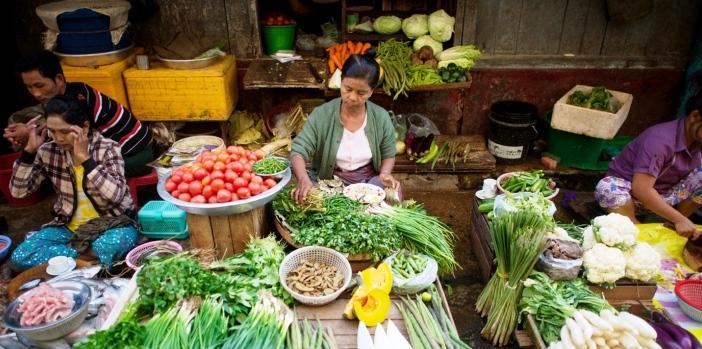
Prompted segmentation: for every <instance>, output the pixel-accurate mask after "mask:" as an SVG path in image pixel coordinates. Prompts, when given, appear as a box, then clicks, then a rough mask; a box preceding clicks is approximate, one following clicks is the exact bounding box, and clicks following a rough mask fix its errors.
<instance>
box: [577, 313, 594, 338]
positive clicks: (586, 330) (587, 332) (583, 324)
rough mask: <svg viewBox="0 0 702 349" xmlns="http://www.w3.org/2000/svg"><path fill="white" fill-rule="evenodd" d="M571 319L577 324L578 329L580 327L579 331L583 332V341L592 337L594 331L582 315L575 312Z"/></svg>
mask: <svg viewBox="0 0 702 349" xmlns="http://www.w3.org/2000/svg"><path fill="white" fill-rule="evenodd" d="M573 319H574V320H575V323H576V324H578V327H580V329H581V330H583V336H584V337H585V339H588V338H590V337H592V334H593V333H594V332H595V331H594V329H593V328H592V325H590V323H589V322H587V320H585V318H584V317H583V315H582V314H580V313H579V312H576V313H575V314H574V315H573Z"/></svg>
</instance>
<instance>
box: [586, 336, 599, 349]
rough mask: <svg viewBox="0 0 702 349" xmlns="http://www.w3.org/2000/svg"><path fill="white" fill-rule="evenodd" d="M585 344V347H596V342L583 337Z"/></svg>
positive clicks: (594, 348) (593, 348) (588, 348)
mask: <svg viewBox="0 0 702 349" xmlns="http://www.w3.org/2000/svg"><path fill="white" fill-rule="evenodd" d="M585 345H587V349H597V344H595V341H593V340H592V338H585Z"/></svg>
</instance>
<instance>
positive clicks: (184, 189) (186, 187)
mask: <svg viewBox="0 0 702 349" xmlns="http://www.w3.org/2000/svg"><path fill="white" fill-rule="evenodd" d="M189 189H190V186H189V185H188V183H185V182H180V184H178V191H179V192H181V193H187V192H188V190H189Z"/></svg>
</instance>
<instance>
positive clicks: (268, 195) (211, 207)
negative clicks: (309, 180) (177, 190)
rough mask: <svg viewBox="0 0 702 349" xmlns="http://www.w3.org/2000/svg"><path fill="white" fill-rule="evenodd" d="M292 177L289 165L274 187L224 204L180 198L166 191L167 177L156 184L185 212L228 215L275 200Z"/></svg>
mask: <svg viewBox="0 0 702 349" xmlns="http://www.w3.org/2000/svg"><path fill="white" fill-rule="evenodd" d="M291 178H292V172H291V171H290V168H289V167H288V169H287V170H285V173H284V174H283V178H281V179H280V181H279V182H278V184H276V185H275V186H274V187H273V188H270V189H268V190H266V191H265V192H263V193H261V194H258V195H256V196H252V197H250V198H248V199H246V200H238V201H233V202H225V203H222V204H194V203H192V202H185V201H182V200H178V199H176V198H174V197H173V196H171V194H169V193H168V192H167V191H166V188H165V184H166V180H167V178H161V179H159V181H158V185H157V186H156V191H157V192H158V195H159V196H160V197H161V198H162V199H163V200H165V201H168V202H170V203H172V204H174V205H176V206H178V207H179V208H180V209H182V210H183V211H185V212H188V213H192V214H199V215H204V216H228V215H233V214H239V213H244V212H248V211H251V210H253V209H255V208H258V207H261V206H263V205H265V204H267V203H269V202H270V201H271V200H273V198H275V196H276V195H278V192H280V191H281V190H282V189H283V188H284V187H285V186H286V185H287V184H288V182H290V179H291Z"/></svg>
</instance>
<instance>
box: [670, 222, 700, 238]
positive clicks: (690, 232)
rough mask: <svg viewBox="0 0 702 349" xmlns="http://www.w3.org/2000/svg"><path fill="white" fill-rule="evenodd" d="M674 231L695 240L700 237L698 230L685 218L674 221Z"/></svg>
mask: <svg viewBox="0 0 702 349" xmlns="http://www.w3.org/2000/svg"><path fill="white" fill-rule="evenodd" d="M675 231H676V232H677V233H678V235H680V236H683V237H686V238H688V239H692V240H697V239H698V238H699V237H700V231H699V230H697V228H696V227H695V225H694V224H693V223H692V222H691V221H690V220H689V219H687V218H684V219H681V220H679V221H677V222H675Z"/></svg>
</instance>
